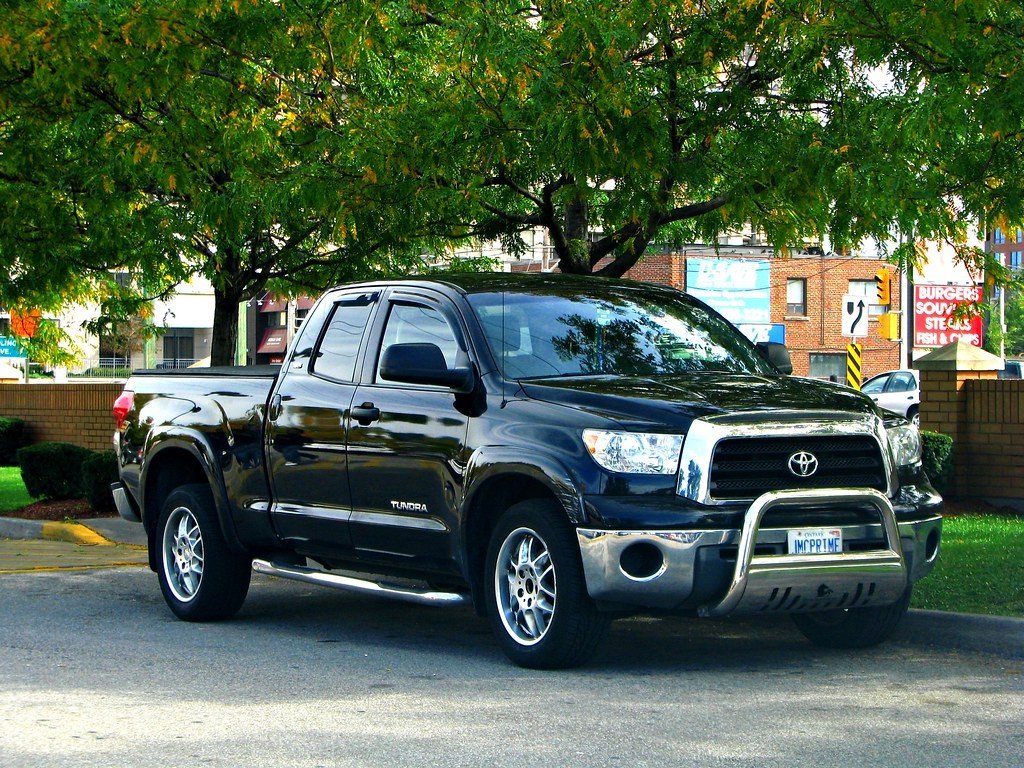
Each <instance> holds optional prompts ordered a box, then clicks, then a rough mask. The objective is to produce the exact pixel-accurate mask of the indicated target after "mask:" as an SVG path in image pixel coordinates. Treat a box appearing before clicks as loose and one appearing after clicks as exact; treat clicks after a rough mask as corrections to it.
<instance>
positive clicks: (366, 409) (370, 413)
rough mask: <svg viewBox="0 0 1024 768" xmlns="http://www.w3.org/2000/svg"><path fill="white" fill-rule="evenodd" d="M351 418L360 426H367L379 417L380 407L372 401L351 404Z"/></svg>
mask: <svg viewBox="0 0 1024 768" xmlns="http://www.w3.org/2000/svg"><path fill="white" fill-rule="evenodd" d="M352 418H353V419H355V420H356V421H358V422H359V424H360V426H363V427H368V426H369V425H370V424H371V423H372V422H374V421H377V419H379V418H380V408H377V407H375V406H374V404H373V403H363V404H362V405H354V406H352Z"/></svg>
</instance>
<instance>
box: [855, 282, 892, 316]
mask: <svg viewBox="0 0 1024 768" xmlns="http://www.w3.org/2000/svg"><path fill="white" fill-rule="evenodd" d="M847 293H849V294H850V295H851V296H857V297H859V298H863V299H864V303H865V304H866V305H867V307H868V314H869V315H881V314H884V313H885V307H883V306H882V305H881V304H876V303H875V302H876V301H877V300H878V288H876V287H875V281H874V280H851V281H850V289H849V290H848V291H847Z"/></svg>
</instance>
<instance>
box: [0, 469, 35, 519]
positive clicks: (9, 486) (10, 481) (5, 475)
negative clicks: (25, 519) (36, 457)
mask: <svg viewBox="0 0 1024 768" xmlns="http://www.w3.org/2000/svg"><path fill="white" fill-rule="evenodd" d="M33 501H35V499H33V498H32V497H31V496H29V495H28V491H26V490H25V484H24V483H23V482H21V469H20V468H18V467H0V514H3V513H4V512H10V511H11V510H15V509H21V508H22V507H24V506H26V505H28V504H31V503H32V502H33Z"/></svg>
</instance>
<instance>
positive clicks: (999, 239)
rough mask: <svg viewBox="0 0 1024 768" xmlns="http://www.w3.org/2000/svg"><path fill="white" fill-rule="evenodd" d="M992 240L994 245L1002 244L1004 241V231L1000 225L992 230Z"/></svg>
mask: <svg viewBox="0 0 1024 768" xmlns="http://www.w3.org/2000/svg"><path fill="white" fill-rule="evenodd" d="M992 242H993V243H995V244H996V245H1002V244H1003V243H1005V242H1006V233H1005V232H1003V230H1002V229H1001V228H1000V227H996V228H995V230H994V231H993V232H992Z"/></svg>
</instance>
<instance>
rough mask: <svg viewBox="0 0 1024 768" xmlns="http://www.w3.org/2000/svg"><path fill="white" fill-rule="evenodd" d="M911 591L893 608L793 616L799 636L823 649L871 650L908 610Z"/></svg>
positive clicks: (907, 591) (894, 628)
mask: <svg viewBox="0 0 1024 768" xmlns="http://www.w3.org/2000/svg"><path fill="white" fill-rule="evenodd" d="M910 593H911V588H910V587H909V586H908V587H907V590H906V592H904V593H903V597H901V598H900V599H899V601H898V602H895V603H893V604H892V605H884V606H881V607H879V608H848V609H846V610H839V611H819V612H817V613H794V614H793V623H794V624H796V628H797V629H798V630H800V633H801V634H802V635H803V636H804V637H806V638H807V639H808V640H810V641H811V642H812V643H814V644H815V645H818V646H821V647H822V648H870V647H871V646H873V645H878V644H879V643H881V642H883V641H885V640H888V639H889V637H891V636H892V633H893V632H895V631H896V628H897V627H898V626H899V624H900V622H901V621H903V617H904V616H906V615H907V609H908V608H909V607H910Z"/></svg>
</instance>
